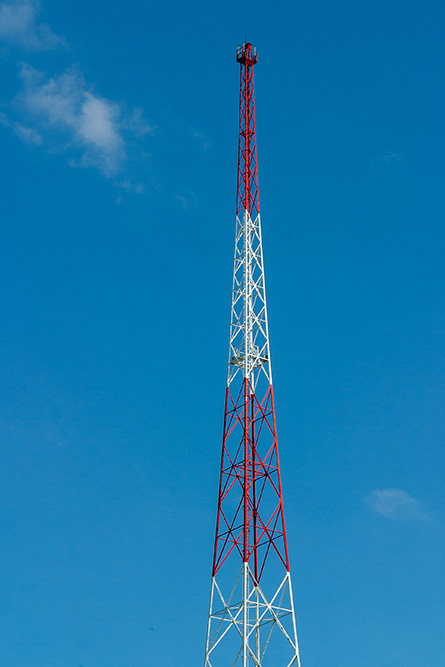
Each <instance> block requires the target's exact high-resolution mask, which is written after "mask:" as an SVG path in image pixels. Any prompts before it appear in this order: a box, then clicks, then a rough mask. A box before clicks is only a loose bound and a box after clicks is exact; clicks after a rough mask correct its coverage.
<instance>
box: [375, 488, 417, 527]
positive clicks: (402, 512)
mask: <svg viewBox="0 0 445 667" xmlns="http://www.w3.org/2000/svg"><path fill="white" fill-rule="evenodd" d="M365 502H366V503H367V504H368V505H369V506H370V507H372V509H374V510H375V511H376V512H378V513H379V514H382V515H383V516H385V517H386V518H388V519H394V520H396V521H429V517H428V515H427V514H426V512H425V511H424V510H423V509H422V506H421V504H420V503H419V501H417V500H416V499H415V498H413V497H412V496H410V495H409V494H408V493H406V491H402V489H376V490H375V491H372V492H371V493H370V494H369V495H368V496H366V498H365Z"/></svg>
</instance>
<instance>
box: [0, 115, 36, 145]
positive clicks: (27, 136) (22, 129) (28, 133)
mask: <svg viewBox="0 0 445 667" xmlns="http://www.w3.org/2000/svg"><path fill="white" fill-rule="evenodd" d="M0 125H3V127H9V128H10V129H11V130H12V131H13V132H14V134H16V135H17V136H18V137H19V138H20V139H21V140H22V141H24V142H25V143H26V144H34V145H36V146H39V145H40V144H41V143H42V141H43V140H42V137H41V136H40V134H39V133H38V132H37V131H36V130H35V129H34V128H32V127H27V126H26V125H22V123H18V122H16V121H11V120H10V119H9V118H8V116H7V115H6V114H5V113H3V112H2V113H0Z"/></svg>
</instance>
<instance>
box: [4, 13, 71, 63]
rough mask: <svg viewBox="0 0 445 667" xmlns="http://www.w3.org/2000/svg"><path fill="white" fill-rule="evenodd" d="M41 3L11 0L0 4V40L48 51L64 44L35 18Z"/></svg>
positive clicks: (31, 49)
mask: <svg viewBox="0 0 445 667" xmlns="http://www.w3.org/2000/svg"><path fill="white" fill-rule="evenodd" d="M40 9H41V5H40V2H39V0H12V1H11V2H4V3H2V4H0V40H3V41H4V42H6V43H7V44H15V45H18V46H21V47H23V48H25V49H27V50H29V51H50V50H52V49H55V48H57V47H58V46H60V45H64V44H65V40H64V38H63V37H59V35H56V34H55V33H54V32H52V30H51V29H50V28H49V27H48V26H47V25H45V24H44V23H38V21H37V18H38V15H39V13H40Z"/></svg>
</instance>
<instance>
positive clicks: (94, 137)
mask: <svg viewBox="0 0 445 667" xmlns="http://www.w3.org/2000/svg"><path fill="white" fill-rule="evenodd" d="M20 76H21V78H22V81H23V91H22V93H21V94H20V95H19V97H18V98H17V100H16V106H18V107H19V108H21V110H22V111H23V112H24V113H25V115H26V117H27V119H28V121H29V123H30V124H33V125H34V126H35V127H36V131H39V130H40V132H39V134H45V136H46V140H47V142H51V138H53V137H54V135H55V134H56V135H57V140H58V143H59V145H60V144H61V145H63V146H64V148H65V149H66V148H70V149H71V151H72V152H73V154H72V156H71V158H70V162H71V163H72V164H73V166H85V167H87V166H94V167H96V168H98V169H99V170H100V171H101V172H102V173H104V174H105V175H106V176H113V175H115V174H117V173H118V172H119V170H120V168H121V166H122V164H123V162H124V161H125V158H126V155H125V145H124V139H123V137H122V134H121V131H120V126H119V122H120V119H121V108H120V107H119V105H118V104H117V103H115V102H112V101H110V100H107V99H105V98H102V97H99V96H98V95H95V94H94V93H93V92H92V91H91V90H89V89H88V87H87V84H86V82H85V79H84V77H83V75H82V74H81V73H80V72H79V71H78V70H77V69H76V68H71V69H69V70H67V71H65V72H63V73H62V74H60V75H58V76H55V77H51V78H49V79H47V78H45V75H44V74H43V73H42V72H39V71H38V70H36V69H34V68H32V67H30V66H29V65H23V66H22V68H21V74H20ZM61 138H63V141H62V142H61V141H60V139H61ZM76 151H77V157H75V155H76Z"/></svg>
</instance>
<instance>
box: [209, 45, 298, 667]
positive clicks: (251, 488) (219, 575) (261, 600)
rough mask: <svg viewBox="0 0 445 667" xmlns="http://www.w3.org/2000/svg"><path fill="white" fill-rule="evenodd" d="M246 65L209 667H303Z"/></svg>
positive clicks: (243, 66) (248, 66)
mask: <svg viewBox="0 0 445 667" xmlns="http://www.w3.org/2000/svg"><path fill="white" fill-rule="evenodd" d="M236 60H237V62H238V63H239V64H240V104H239V141H238V178H237V195H236V231H235V255H234V265H233V287H232V308H231V322H230V343H229V360H228V371H227V388H226V401H225V411H224V430H223V444H222V456H221V472H220V484H219V495H218V512H217V521H216V535H215V547H214V556H213V569H212V586H211V594H210V611H209V619H208V628H207V641H206V650H205V660H204V667H230V665H231V666H232V667H300V657H299V651H298V642H297V632H296V625H295V614H294V603H293V595H292V586H291V576H290V571H289V559H288V552H287V540H286V531H285V526H284V514H283V499H282V493H281V476H280V465H279V459H278V447H277V437H276V426H275V407H274V399H273V390H272V368H271V362H270V353H269V332H268V325H267V307H266V291H265V282H264V264H263V247H262V241H261V224H260V204H259V196H258V167H257V152H256V132H255V96H254V78H253V68H254V65H255V64H256V63H257V60H258V57H257V52H256V48H255V47H254V46H252V44H251V43H250V42H247V41H246V42H244V43H243V45H242V46H239V47H238V48H237V52H236Z"/></svg>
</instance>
